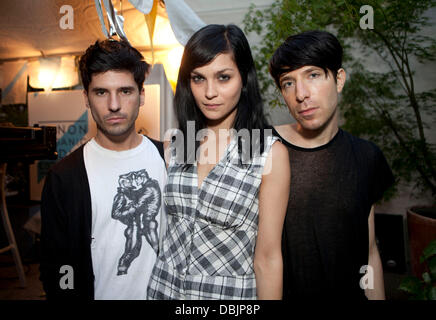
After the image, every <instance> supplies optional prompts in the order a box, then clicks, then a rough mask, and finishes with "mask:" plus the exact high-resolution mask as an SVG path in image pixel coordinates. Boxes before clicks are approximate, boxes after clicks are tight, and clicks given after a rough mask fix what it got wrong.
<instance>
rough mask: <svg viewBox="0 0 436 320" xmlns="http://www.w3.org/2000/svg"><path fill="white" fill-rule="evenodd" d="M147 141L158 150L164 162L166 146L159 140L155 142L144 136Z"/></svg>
mask: <svg viewBox="0 0 436 320" xmlns="http://www.w3.org/2000/svg"><path fill="white" fill-rule="evenodd" d="M144 137H145V139H146V140H148V141H150V142H151V143H152V144H153V145H154V147H155V148H156V150H157V151H158V152H159V155H160V157H161V158H162V161H163V160H164V145H163V142H161V141H159V140H155V139H153V138H150V137H149V136H146V135H144Z"/></svg>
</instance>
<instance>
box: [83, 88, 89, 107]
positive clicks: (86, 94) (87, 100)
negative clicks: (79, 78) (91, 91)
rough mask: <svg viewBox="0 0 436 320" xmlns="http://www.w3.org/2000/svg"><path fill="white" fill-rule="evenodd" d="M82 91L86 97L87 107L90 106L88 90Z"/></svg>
mask: <svg viewBox="0 0 436 320" xmlns="http://www.w3.org/2000/svg"><path fill="white" fill-rule="evenodd" d="M82 93H83V98H84V99H85V105H86V107H87V108H89V99H88V92H86V90H83V91H82Z"/></svg>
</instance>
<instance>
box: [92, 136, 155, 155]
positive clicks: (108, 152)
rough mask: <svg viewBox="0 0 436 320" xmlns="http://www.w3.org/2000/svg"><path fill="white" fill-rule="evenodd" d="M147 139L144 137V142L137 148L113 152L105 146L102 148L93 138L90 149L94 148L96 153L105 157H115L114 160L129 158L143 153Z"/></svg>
mask: <svg viewBox="0 0 436 320" xmlns="http://www.w3.org/2000/svg"><path fill="white" fill-rule="evenodd" d="M146 142H147V138H146V137H145V136H142V141H141V143H140V144H138V145H137V146H136V147H134V148H132V149H128V150H121V151H117V150H111V149H107V148H105V147H103V146H101V145H100V144H99V143H98V142H97V141H96V140H95V137H94V138H92V139H91V140H90V141H89V142H88V144H89V145H90V147H92V148H94V149H95V150H96V151H98V152H100V153H102V154H104V155H105V156H109V157H113V158H118V159H121V158H129V157H133V156H135V155H137V154H138V153H140V152H142V151H143V150H144V148H145V147H146Z"/></svg>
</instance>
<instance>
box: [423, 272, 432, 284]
mask: <svg viewBox="0 0 436 320" xmlns="http://www.w3.org/2000/svg"><path fill="white" fill-rule="evenodd" d="M422 279H423V280H424V282H425V283H431V278H430V274H429V273H428V272H424V273H423V274H422Z"/></svg>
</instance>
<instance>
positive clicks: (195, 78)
mask: <svg viewBox="0 0 436 320" xmlns="http://www.w3.org/2000/svg"><path fill="white" fill-rule="evenodd" d="M191 80H192V81H193V82H194V83H198V82H200V81H201V80H203V77H200V76H197V75H196V76H192V77H191Z"/></svg>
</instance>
